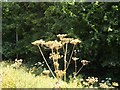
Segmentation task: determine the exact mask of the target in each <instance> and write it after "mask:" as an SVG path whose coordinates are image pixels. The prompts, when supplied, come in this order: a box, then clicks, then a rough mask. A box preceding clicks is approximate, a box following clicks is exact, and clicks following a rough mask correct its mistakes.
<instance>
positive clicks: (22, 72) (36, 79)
mask: <svg viewBox="0 0 120 90" xmlns="http://www.w3.org/2000/svg"><path fill="white" fill-rule="evenodd" d="M18 61H19V60H18ZM13 64H14V63H13V62H0V68H1V69H2V71H1V73H0V84H2V85H1V88H93V87H94V88H114V87H117V86H118V83H116V82H112V81H111V80H107V81H104V82H103V81H102V82H99V83H98V79H97V78H96V77H95V78H94V77H88V78H86V79H83V78H81V77H77V79H75V80H74V79H73V78H71V79H70V81H69V82H68V83H67V82H64V81H62V80H60V81H59V83H56V79H53V78H52V77H51V78H50V77H48V76H46V75H44V74H41V75H37V76H36V75H35V74H32V72H31V71H30V70H29V71H28V70H27V68H26V67H25V66H20V67H19V68H14V67H13V66H12V65H13ZM1 78H2V79H1Z"/></svg>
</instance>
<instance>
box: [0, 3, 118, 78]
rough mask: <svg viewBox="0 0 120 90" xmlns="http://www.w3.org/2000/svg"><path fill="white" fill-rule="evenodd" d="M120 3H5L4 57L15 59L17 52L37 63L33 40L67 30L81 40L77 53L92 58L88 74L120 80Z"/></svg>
mask: <svg viewBox="0 0 120 90" xmlns="http://www.w3.org/2000/svg"><path fill="white" fill-rule="evenodd" d="M119 6H120V3H116V2H109V3H108V2H89V3H85V2H84V3H81V2H73V3H69V2H64V3H63V2H61V3H57V2H54V3H53V2H51V3H45V2H40V3H30V2H24V3H22V2H21V3H18V2H9V3H2V29H3V33H2V34H3V57H4V59H9V58H11V59H14V58H16V54H18V56H19V58H23V59H25V60H26V61H35V62H37V61H39V59H40V58H41V56H40V55H39V52H38V51H37V49H36V48H35V47H32V45H31V42H32V41H35V40H37V39H40V38H42V39H44V40H53V39H55V38H56V37H55V35H57V34H58V33H67V34H68V35H69V36H70V37H75V38H80V39H81V40H82V43H81V45H79V46H78V47H77V48H78V49H80V52H79V53H78V56H79V57H80V58H81V59H87V60H89V61H91V65H90V66H89V68H86V69H85V71H91V72H90V73H89V72H86V73H89V74H90V75H92V74H95V75H97V73H98V75H100V76H103V75H108V76H110V77H112V78H115V79H118V78H119V76H117V75H118V74H119V73H120V57H119V52H120V42H119V41H120V28H119V26H118V23H119V22H120V19H119V18H118V16H120V13H119ZM16 34H18V41H17V38H16ZM46 51H48V50H45V54H46V55H48V53H47V52H46ZM48 52H49V51H48ZM41 60H42V59H41ZM71 67H72V66H71ZM112 68H114V69H112ZM109 70H111V71H109ZM83 72H84V70H83ZM103 72H104V73H103ZM113 73H114V74H113Z"/></svg>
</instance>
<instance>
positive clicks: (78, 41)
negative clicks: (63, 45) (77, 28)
mask: <svg viewBox="0 0 120 90" xmlns="http://www.w3.org/2000/svg"><path fill="white" fill-rule="evenodd" d="M70 43H71V44H74V45H76V44H78V43H81V41H80V40H79V39H73V40H72V41H71V42H70Z"/></svg>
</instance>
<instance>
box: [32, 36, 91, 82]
mask: <svg viewBox="0 0 120 90" xmlns="http://www.w3.org/2000/svg"><path fill="white" fill-rule="evenodd" d="M57 37H58V38H59V41H58V40H54V41H44V40H42V39H40V40H36V41H34V42H32V44H33V45H36V46H37V47H38V48H39V50H40V53H41V55H42V57H43V59H44V61H45V63H46V65H47V67H48V69H49V70H45V71H43V73H44V74H46V75H49V73H50V72H51V74H52V76H53V77H54V78H56V79H57V80H61V79H62V78H63V76H64V81H66V71H67V69H68V67H69V65H70V63H71V60H74V63H75V72H74V73H73V75H74V78H76V76H77V75H78V73H79V72H80V70H81V69H82V68H83V67H84V66H85V65H87V64H88V63H89V61H87V60H81V63H82V66H81V68H80V69H79V70H77V60H79V58H77V57H75V56H73V55H74V50H75V46H76V45H77V44H80V43H81V41H80V40H79V39H74V38H68V37H67V34H58V35H57ZM69 44H72V51H71V53H70V55H69V60H67V58H68V57H67V56H68V55H67V54H68V49H69V48H68V45H69ZM42 47H45V48H46V47H47V48H49V49H50V50H51V53H50V54H49V58H50V59H51V60H52V61H53V65H54V70H55V71H54V72H53V71H52V69H51V68H50V66H49V64H48V61H47V60H46V58H45V56H44V53H43V51H42ZM60 50H62V51H63V53H64V54H63V55H61V53H60ZM62 58H63V62H64V69H63V70H60V69H59V67H60V63H59V60H61V59H62Z"/></svg>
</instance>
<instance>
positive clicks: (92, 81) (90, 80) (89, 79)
mask: <svg viewBox="0 0 120 90" xmlns="http://www.w3.org/2000/svg"><path fill="white" fill-rule="evenodd" d="M86 81H87V82H88V83H89V84H94V83H96V82H98V78H97V77H88V79H86Z"/></svg>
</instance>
